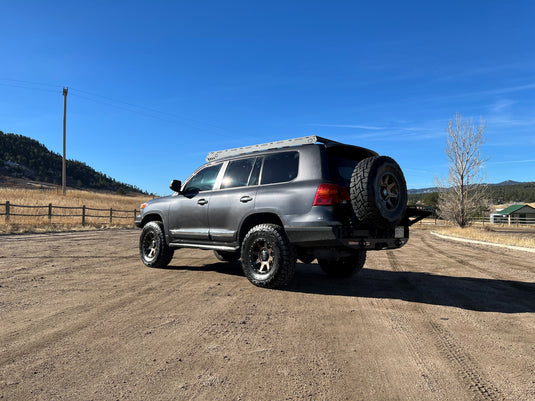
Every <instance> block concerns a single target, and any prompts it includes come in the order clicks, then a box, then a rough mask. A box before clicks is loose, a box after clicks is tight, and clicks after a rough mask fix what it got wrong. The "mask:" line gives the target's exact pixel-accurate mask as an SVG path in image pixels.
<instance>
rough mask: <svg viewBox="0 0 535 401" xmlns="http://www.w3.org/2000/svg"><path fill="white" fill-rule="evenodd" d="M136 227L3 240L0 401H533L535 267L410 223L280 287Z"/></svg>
mask: <svg viewBox="0 0 535 401" xmlns="http://www.w3.org/2000/svg"><path fill="white" fill-rule="evenodd" d="M138 235H139V231H138V230H110V231H99V232H79V233H64V234H35V235H19V236H2V237H0V399H5V400H30V399H41V400H52V399H54V400H73V399H81V400H92V399H94V400H116V399H128V400H158V399H162V400H167V399H180V400H189V399H196V400H226V399H228V400H301V399H311V400H418V401H421V400H473V399H476V400H502V399H506V400H533V399H535V262H534V260H533V255H532V254H529V253H523V252H519V251H508V250H502V249H499V250H498V249H493V248H483V247H473V246H467V245H462V244H459V243H454V242H447V241H444V240H441V239H437V238H435V237H433V236H432V235H431V234H430V233H429V232H428V231H424V230H414V231H413V232H412V238H411V240H410V242H409V244H408V245H407V246H405V247H404V248H402V249H400V250H397V251H387V252H384V251H383V252H370V253H369V254H368V261H367V264H366V269H365V270H363V271H362V272H361V273H360V274H359V275H357V276H356V277H354V278H353V279H351V280H347V279H332V278H328V277H327V276H325V275H324V274H323V273H322V272H321V271H320V269H319V268H318V266H317V265H315V264H312V265H304V264H299V265H298V268H297V273H296V277H295V280H294V283H293V284H292V285H291V286H290V287H289V288H287V289H286V290H265V289H260V288H257V287H254V286H253V285H251V284H250V283H249V282H248V281H247V280H246V278H245V277H244V276H243V274H242V273H241V270H240V266H239V264H224V263H219V262H218V261H217V259H216V258H215V257H214V256H213V254H212V253H211V252H207V251H197V250H180V251H177V252H176V253H175V258H174V259H173V261H172V262H171V266H170V267H169V268H166V269H149V268H147V267H144V266H143V265H142V264H141V262H140V260H139V256H138V251H137V239H138Z"/></svg>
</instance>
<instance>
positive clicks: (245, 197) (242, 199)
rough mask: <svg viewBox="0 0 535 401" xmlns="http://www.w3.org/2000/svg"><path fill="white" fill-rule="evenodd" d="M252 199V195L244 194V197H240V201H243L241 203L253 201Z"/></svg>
mask: <svg viewBox="0 0 535 401" xmlns="http://www.w3.org/2000/svg"><path fill="white" fill-rule="evenodd" d="M252 200H253V198H251V197H250V196H248V195H245V196H242V197H241V198H240V202H241V203H247V202H250V201H252Z"/></svg>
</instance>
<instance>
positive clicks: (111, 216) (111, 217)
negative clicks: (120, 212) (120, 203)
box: [110, 207, 113, 224]
mask: <svg viewBox="0 0 535 401" xmlns="http://www.w3.org/2000/svg"><path fill="white" fill-rule="evenodd" d="M112 219H113V208H111V207H110V224H111V221H112Z"/></svg>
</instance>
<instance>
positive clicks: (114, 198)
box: [0, 188, 149, 233]
mask: <svg viewBox="0 0 535 401" xmlns="http://www.w3.org/2000/svg"><path fill="white" fill-rule="evenodd" d="M147 199H149V197H148V196H146V195H141V196H123V195H115V194H108V193H98V192H90V191H80V190H68V191H67V193H66V195H65V196H64V195H63V194H61V192H59V193H58V191H57V190H42V189H20V188H0V233H22V232H45V231H65V230H81V229H84V230H87V229H92V228H93V229H94V228H106V227H132V226H133V223H134V210H139V205H140V204H141V203H143V202H145V201H147ZM6 201H9V203H10V204H11V206H10V213H11V214H15V213H18V214H31V216H16V215H11V216H10V218H9V221H6V219H5V216H4V214H5V212H6V207H5V205H4V204H5V203H6ZM49 204H52V205H53V206H54V209H53V216H52V218H51V219H50V220H49V219H48V216H46V215H47V213H48V205H49ZM15 205H22V206H32V208H31V209H28V208H19V207H17V206H15ZM84 205H85V207H86V208H92V209H101V210H99V211H89V210H88V211H87V215H94V216H97V215H98V216H104V217H86V219H85V225H84V226H82V218H81V216H80V215H81V213H82V211H81V209H56V207H62V208H81V207H82V206H84ZM110 208H112V209H113V210H114V211H113V216H114V220H112V224H110V221H109V210H110ZM119 210H121V211H125V212H117V211H119ZM39 215H45V216H39ZM69 215H77V216H75V217H72V216H69Z"/></svg>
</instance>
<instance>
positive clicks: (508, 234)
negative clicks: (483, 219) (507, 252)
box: [433, 225, 535, 248]
mask: <svg viewBox="0 0 535 401" xmlns="http://www.w3.org/2000/svg"><path fill="white" fill-rule="evenodd" d="M433 231H435V232H437V233H438V234H443V235H450V236H452V237H458V238H466V239H474V240H477V241H484V242H491V243H494V244H503V245H514V246H521V247H525V248H535V233H534V231H535V229H534V228H531V229H530V228H526V229H516V230H514V231H513V230H510V229H507V228H501V227H492V226H489V225H486V226H484V227H482V226H473V227H467V228H459V227H440V228H437V229H434V230H433Z"/></svg>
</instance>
